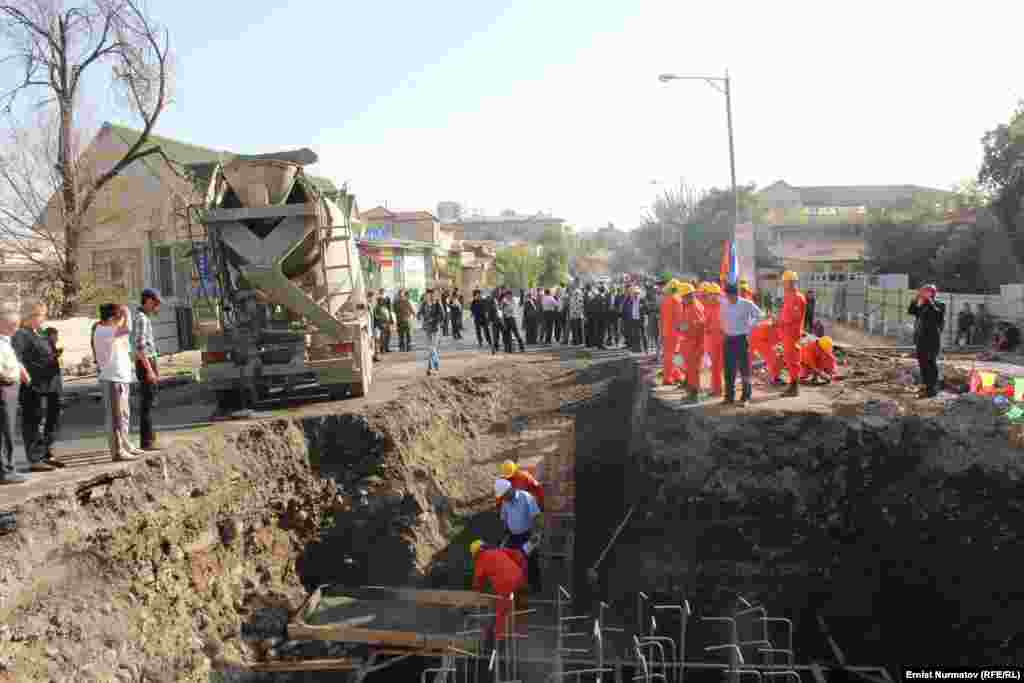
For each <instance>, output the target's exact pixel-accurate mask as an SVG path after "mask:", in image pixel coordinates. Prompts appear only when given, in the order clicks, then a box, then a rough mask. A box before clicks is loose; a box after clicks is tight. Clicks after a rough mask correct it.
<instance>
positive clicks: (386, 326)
mask: <svg viewBox="0 0 1024 683" xmlns="http://www.w3.org/2000/svg"><path fill="white" fill-rule="evenodd" d="M373 324H374V325H375V326H376V327H377V332H378V336H379V338H380V352H381V353H389V352H390V351H391V328H392V326H393V325H394V317H393V314H392V313H391V302H390V301H388V299H387V297H383V296H382V297H380V298H379V299H377V306H376V307H375V308H374V311H373Z"/></svg>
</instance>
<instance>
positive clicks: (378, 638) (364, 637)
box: [288, 623, 475, 654]
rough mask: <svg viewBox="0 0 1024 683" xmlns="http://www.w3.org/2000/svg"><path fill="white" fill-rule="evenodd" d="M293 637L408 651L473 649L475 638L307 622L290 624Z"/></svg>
mask: <svg viewBox="0 0 1024 683" xmlns="http://www.w3.org/2000/svg"><path fill="white" fill-rule="evenodd" d="M288 638H289V639H290V640H320V641H330V642H337V643H358V644H361V645H380V646H383V647H389V648H401V649H402V650H403V651H405V652H406V653H407V654H408V651H409V650H413V651H416V652H423V651H425V650H429V651H438V652H446V651H447V650H448V649H449V648H452V647H456V648H458V649H460V650H471V649H472V648H473V646H474V643H475V641H472V640H467V639H464V638H457V637H455V636H438V635H430V636H427V635H424V634H422V633H413V632H411V631H384V630H378V629H369V628H356V627H351V626H338V625H334V624H332V625H329V626H307V625H306V624H297V623H291V624H288Z"/></svg>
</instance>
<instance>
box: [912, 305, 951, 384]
mask: <svg viewBox="0 0 1024 683" xmlns="http://www.w3.org/2000/svg"><path fill="white" fill-rule="evenodd" d="M938 293H939V290H938V288H937V287H936V286H935V285H925V286H924V287H922V288H921V289H920V290H918V293H917V298H916V299H915V300H914V301H912V302H910V308H908V309H907V313H908V314H909V315H912V316H914V318H916V320H915V322H914V346H916V347H917V363H918V365H919V366H920V368H921V380H922V381H923V382H924V389H923V390H922V391H921V394H920V396H921V398H931V397H933V396H936V395H938V393H939V386H938V385H939V349H940V347H941V346H942V328H943V327H945V325H946V304H944V303H942V302H941V301H936V300H935V297H936V295H937V294H938Z"/></svg>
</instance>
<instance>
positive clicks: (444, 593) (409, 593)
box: [361, 586, 498, 608]
mask: <svg viewBox="0 0 1024 683" xmlns="http://www.w3.org/2000/svg"><path fill="white" fill-rule="evenodd" d="M361 590H375V591H382V592H385V593H388V597H389V598H390V599H395V600H407V601H409V602H415V603H416V604H418V605H429V606H431V607H461V608H468V607H493V606H494V604H495V602H496V601H497V599H498V596H496V595H490V594H487V593H477V592H475V591H460V590H427V589H417V588H398V587H390V586H363V587H362V588H361Z"/></svg>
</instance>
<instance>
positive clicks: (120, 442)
mask: <svg viewBox="0 0 1024 683" xmlns="http://www.w3.org/2000/svg"><path fill="white" fill-rule="evenodd" d="M102 315H103V316H109V317H106V319H105V320H104V319H101V320H100V324H99V325H98V326H97V327H96V331H95V332H94V333H93V348H94V349H95V350H96V365H97V366H98V367H99V369H100V374H99V380H100V387H102V390H103V405H104V408H105V409H106V422H107V433H108V435H109V439H110V455H111V456H113V458H114V460H115V461H119V460H134V459H135V458H136V457H138V456H139V455H141V454H142V451H140V450H139V449H138V448H136V447H135V446H134V445H132V443H131V441H129V440H128V433H129V429H130V426H131V402H130V396H131V391H130V390H131V383H132V381H133V380H134V374H135V373H134V369H135V368H134V366H133V364H132V356H131V346H130V344H129V341H128V340H129V335H130V334H131V328H130V327H128V320H129V319H130V316H129V315H128V307H127V306H111V307H109V308H105V310H104V311H103V312H102Z"/></svg>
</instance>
